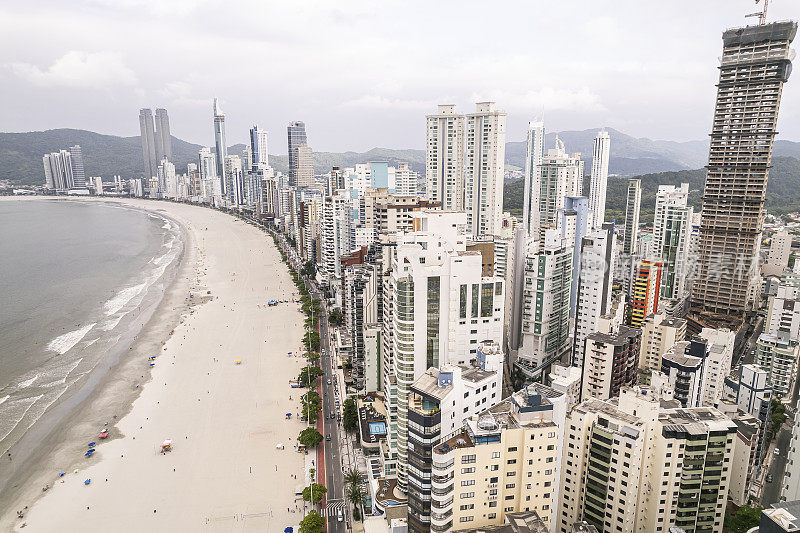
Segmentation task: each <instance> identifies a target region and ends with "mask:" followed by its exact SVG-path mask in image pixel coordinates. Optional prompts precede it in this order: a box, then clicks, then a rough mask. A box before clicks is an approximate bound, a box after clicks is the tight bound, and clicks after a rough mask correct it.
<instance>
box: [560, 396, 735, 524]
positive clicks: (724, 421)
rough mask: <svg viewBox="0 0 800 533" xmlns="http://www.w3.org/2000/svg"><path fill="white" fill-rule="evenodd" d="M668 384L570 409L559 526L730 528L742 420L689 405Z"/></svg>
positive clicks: (593, 401) (588, 402)
mask: <svg viewBox="0 0 800 533" xmlns="http://www.w3.org/2000/svg"><path fill="white" fill-rule="evenodd" d="M677 405H679V404H677V402H675V401H674V400H671V399H670V398H669V393H668V392H666V393H665V392H663V391H662V390H660V389H655V388H644V387H640V386H636V387H633V388H624V389H622V391H621V394H620V396H619V399H615V400H605V401H603V400H595V399H591V400H586V401H584V402H582V403H580V404H578V405H577V406H575V407H574V408H573V409H572V411H571V412H570V413H569V415H568V416H567V421H566V424H565V426H566V427H569V428H570V431H569V432H568V435H567V436H566V437H565V443H564V447H563V455H562V460H563V463H564V466H563V469H562V473H563V475H562V480H561V494H560V498H559V506H560V508H559V513H558V524H557V526H558V527H557V528H556V529H555V531H575V530H573V529H570V528H571V527H572V524H574V523H575V522H578V521H581V520H585V521H586V522H588V524H589V525H592V526H594V527H596V528H597V530H598V531H606V532H610V531H613V532H620V533H635V532H639V531H647V532H653V533H667V532H668V531H670V528H671V527H672V526H677V527H679V528H682V530H684V531H709V532H713V533H721V532H722V522H723V518H724V515H725V504H726V500H727V496H728V487H729V480H730V472H729V464H730V462H731V461H732V460H733V454H734V440H735V438H736V433H737V426H736V424H735V423H734V422H732V421H731V419H730V418H728V417H727V416H726V415H725V414H723V413H721V412H720V411H718V410H716V409H714V408H709V407H696V408H691V409H682V408H679V407H677Z"/></svg>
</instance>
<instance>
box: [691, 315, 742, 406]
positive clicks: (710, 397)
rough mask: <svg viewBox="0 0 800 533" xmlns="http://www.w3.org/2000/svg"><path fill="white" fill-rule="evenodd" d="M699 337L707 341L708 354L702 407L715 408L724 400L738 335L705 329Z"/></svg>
mask: <svg viewBox="0 0 800 533" xmlns="http://www.w3.org/2000/svg"><path fill="white" fill-rule="evenodd" d="M698 337H699V338H700V339H702V340H703V341H705V343H706V352H707V353H708V355H707V357H706V362H705V371H704V376H703V396H702V399H701V404H700V405H704V406H707V407H713V406H716V405H717V404H718V403H719V401H720V400H721V399H722V394H723V387H724V385H725V378H726V377H728V374H730V369H731V362H732V360H733V347H734V344H735V343H736V334H735V333H734V332H732V331H731V330H729V329H712V328H703V330H702V331H701V332H700V335H698Z"/></svg>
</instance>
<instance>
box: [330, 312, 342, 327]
mask: <svg viewBox="0 0 800 533" xmlns="http://www.w3.org/2000/svg"><path fill="white" fill-rule="evenodd" d="M328 322H330V323H331V325H332V326H341V325H342V324H343V323H344V315H343V314H342V312H341V311H340V310H338V309H334V310H333V311H331V313H330V314H329V315H328Z"/></svg>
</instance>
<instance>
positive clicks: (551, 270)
mask: <svg viewBox="0 0 800 533" xmlns="http://www.w3.org/2000/svg"><path fill="white" fill-rule="evenodd" d="M526 246H527V251H526V253H525V257H524V260H523V261H524V267H523V269H522V272H523V274H522V276H523V278H522V279H521V281H522V283H523V285H522V303H521V313H522V325H521V333H522V335H521V342H520V347H519V352H518V354H517V361H516V365H517V368H519V369H520V370H521V371H522V372H523V373H525V374H526V375H527V376H528V377H529V378H531V379H537V378H539V377H541V376H542V374H543V373H544V372H546V371H547V369H548V368H549V366H550V364H551V363H553V362H554V361H557V360H559V359H561V358H562V357H563V356H564V354H565V353H567V352H569V348H570V343H569V334H570V320H569V301H570V290H571V288H572V246H571V245H570V244H569V243H568V242H567V241H566V240H565V239H563V238H562V237H561V236H560V234H559V232H558V230H555V229H549V230H547V231H546V232H545V242H544V244H543V245H542V244H541V243H540V241H539V239H538V238H533V237H531V238H529V239H528V240H527V243H526Z"/></svg>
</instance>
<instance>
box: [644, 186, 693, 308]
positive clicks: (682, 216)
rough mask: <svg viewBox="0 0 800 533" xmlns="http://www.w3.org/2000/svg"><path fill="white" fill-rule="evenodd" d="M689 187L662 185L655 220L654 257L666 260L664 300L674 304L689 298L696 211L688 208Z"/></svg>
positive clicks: (663, 285)
mask: <svg viewBox="0 0 800 533" xmlns="http://www.w3.org/2000/svg"><path fill="white" fill-rule="evenodd" d="M688 198H689V184H688V183H683V184H681V186H680V187H675V186H674V185H659V187H658V192H657V193H656V207H655V214H654V217H653V241H654V248H655V254H654V255H656V256H657V257H660V258H662V259H663V260H664V270H663V272H662V274H661V298H663V299H665V300H671V299H675V298H682V297H684V296H686V294H687V277H688V272H689V261H690V260H691V259H692V258H691V257H690V256H689V246H690V243H691V239H692V216H693V214H694V209H693V208H692V207H690V206H689V205H688Z"/></svg>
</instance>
